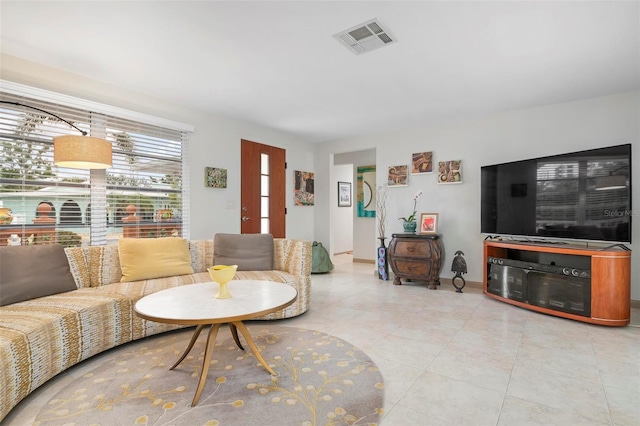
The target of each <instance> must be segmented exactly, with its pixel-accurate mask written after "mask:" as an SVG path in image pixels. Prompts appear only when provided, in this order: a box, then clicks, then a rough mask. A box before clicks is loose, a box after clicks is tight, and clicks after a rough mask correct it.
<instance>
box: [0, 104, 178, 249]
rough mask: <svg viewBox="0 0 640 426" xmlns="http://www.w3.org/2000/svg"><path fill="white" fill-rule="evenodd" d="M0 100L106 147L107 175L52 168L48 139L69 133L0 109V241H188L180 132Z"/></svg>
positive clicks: (55, 106) (24, 114)
mask: <svg viewBox="0 0 640 426" xmlns="http://www.w3.org/2000/svg"><path fill="white" fill-rule="evenodd" d="M0 100H3V101H9V102H18V103H22V104H25V105H29V106H33V107H36V108H40V109H43V110H46V111H50V112H51V113H54V114H56V115H58V116H60V117H62V118H64V119H65V120H69V121H70V122H72V123H73V124H74V125H76V126H78V127H79V128H81V129H82V130H85V131H87V132H88V134H89V135H91V136H95V137H100V138H104V139H106V140H108V141H110V142H111V143H112V147H113V167H112V168H110V169H107V170H91V171H89V170H79V169H68V168H62V167H57V166H55V165H54V164H53V141H52V138H53V137H55V136H58V135H66V134H73V133H75V134H77V133H78V132H77V130H75V129H73V128H72V127H70V126H69V125H68V124H66V123H64V122H62V121H60V120H58V119H56V118H54V117H51V116H49V115H48V114H45V113H42V112H38V111H35V110H33V109H31V108H26V107H21V106H15V105H10V104H0V144H1V145H0V147H1V149H2V152H1V153H0V163H1V165H2V171H1V174H0V203H1V204H2V206H0V207H3V208H10V209H11V210H12V214H13V216H14V219H13V221H12V223H11V224H10V225H0V226H1V227H2V229H0V232H2V234H1V235H0V238H3V236H4V235H5V234H6V233H7V232H11V233H16V234H18V235H19V236H20V237H22V239H23V240H24V241H25V243H46V242H48V241H51V239H52V237H53V238H55V239H56V240H58V242H62V243H63V244H65V245H81V244H82V245H89V244H92V245H101V244H105V243H114V242H116V241H117V240H118V239H119V238H122V237H123V236H134V237H160V236H170V235H181V236H183V237H185V238H188V235H189V221H188V218H189V215H188V207H187V206H188V204H189V200H188V197H189V194H188V190H187V188H188V182H185V179H184V176H188V164H187V162H186V160H185V159H186V153H187V144H188V134H187V132H185V131H181V130H173V129H168V128H164V127H161V126H157V125H152V124H148V123H143V122H137V121H135V120H131V119H128V118H121V117H117V116H112V115H108V114H104V113H95V112H91V111H86V110H83V109H82V108H74V107H70V106H65V105H62V104H59V103H55V102H50V101H44V100H39V99H37V98H34V97H27V96H21V95H19V94H16V93H6V92H0ZM42 204H47V205H49V207H50V208H51V209H50V212H49V213H42V211H45V210H48V209H47V208H46V207H42ZM38 206H41V207H40V209H39V208H38ZM41 216H48V217H41ZM44 228H47V229H50V228H55V234H54V235H53V236H52V235H51V233H50V232H49V234H44V233H43V232H44V231H43V229H44ZM32 235H33V237H32ZM0 244H2V242H0Z"/></svg>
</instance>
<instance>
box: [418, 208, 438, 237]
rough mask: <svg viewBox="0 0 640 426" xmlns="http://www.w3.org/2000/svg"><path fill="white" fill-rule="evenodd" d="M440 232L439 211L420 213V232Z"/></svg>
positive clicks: (430, 233)
mask: <svg viewBox="0 0 640 426" xmlns="http://www.w3.org/2000/svg"><path fill="white" fill-rule="evenodd" d="M437 233H438V213H420V229H419V230H418V234H422V235H436V234H437Z"/></svg>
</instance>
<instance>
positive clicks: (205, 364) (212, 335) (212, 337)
mask: <svg viewBox="0 0 640 426" xmlns="http://www.w3.org/2000/svg"><path fill="white" fill-rule="evenodd" d="M219 329H220V324H219V323H218V324H212V325H211V329H209V335H208V336H207V347H206V349H205V350H204V360H203V361H202V371H201V372H200V381H199V382H198V388H197V389H196V394H195V395H194V397H193V402H191V406H192V407H195V406H196V404H197V403H198V400H199V399H200V394H201V393H202V389H204V384H205V382H206V381H207V374H209V364H210V363H211V354H212V353H213V346H214V345H215V341H216V336H217V335H218V330H219Z"/></svg>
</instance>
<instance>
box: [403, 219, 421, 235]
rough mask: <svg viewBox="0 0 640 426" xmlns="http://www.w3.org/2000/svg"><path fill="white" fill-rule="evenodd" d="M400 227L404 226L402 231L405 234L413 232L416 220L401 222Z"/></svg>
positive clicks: (416, 225)
mask: <svg viewBox="0 0 640 426" xmlns="http://www.w3.org/2000/svg"><path fill="white" fill-rule="evenodd" d="M402 227H403V228H404V232H405V233H406V234H415V233H416V228H417V227H418V222H416V221H415V220H412V221H411V222H404V223H403V224H402Z"/></svg>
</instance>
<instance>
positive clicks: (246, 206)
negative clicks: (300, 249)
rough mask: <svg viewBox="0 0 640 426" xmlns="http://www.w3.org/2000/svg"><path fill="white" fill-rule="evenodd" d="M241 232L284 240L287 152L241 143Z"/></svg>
mask: <svg viewBox="0 0 640 426" xmlns="http://www.w3.org/2000/svg"><path fill="white" fill-rule="evenodd" d="M241 145H242V146H241V160H240V164H241V171H240V193H241V196H240V204H241V206H240V232H241V233H243V234H272V235H273V236H274V238H285V236H286V216H285V215H286V200H285V193H286V175H285V173H286V150H284V149H282V148H276V147H273V146H269V145H264V144H261V143H257V142H251V141H248V140H244V139H242V140H241Z"/></svg>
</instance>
